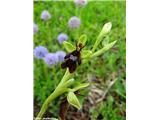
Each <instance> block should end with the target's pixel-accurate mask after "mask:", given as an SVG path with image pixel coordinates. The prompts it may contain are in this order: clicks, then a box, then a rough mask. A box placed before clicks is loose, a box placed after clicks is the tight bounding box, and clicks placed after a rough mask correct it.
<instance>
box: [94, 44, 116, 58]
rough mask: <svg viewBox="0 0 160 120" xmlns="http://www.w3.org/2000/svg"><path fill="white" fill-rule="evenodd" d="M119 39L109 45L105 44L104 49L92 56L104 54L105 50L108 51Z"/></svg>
mask: <svg viewBox="0 0 160 120" xmlns="http://www.w3.org/2000/svg"><path fill="white" fill-rule="evenodd" d="M116 42H117V41H114V42H111V43H109V44H108V45H106V46H104V47H103V48H102V49H100V50H98V51H97V52H95V53H94V54H93V55H92V57H96V56H99V55H101V54H103V53H104V52H106V51H107V50H108V49H110V48H111V47H112V46H113V45H114V44H115V43H116Z"/></svg>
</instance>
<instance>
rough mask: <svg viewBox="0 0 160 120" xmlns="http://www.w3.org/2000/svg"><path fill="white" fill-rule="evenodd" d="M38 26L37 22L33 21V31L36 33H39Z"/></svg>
mask: <svg viewBox="0 0 160 120" xmlns="http://www.w3.org/2000/svg"><path fill="white" fill-rule="evenodd" d="M38 30H39V29H38V26H37V25H36V24H35V23H33V33H34V34H35V33H37V32H38Z"/></svg>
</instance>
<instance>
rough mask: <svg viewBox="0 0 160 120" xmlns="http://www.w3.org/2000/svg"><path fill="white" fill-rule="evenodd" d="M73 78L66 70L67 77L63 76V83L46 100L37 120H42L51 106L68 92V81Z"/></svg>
mask: <svg viewBox="0 0 160 120" xmlns="http://www.w3.org/2000/svg"><path fill="white" fill-rule="evenodd" d="M71 76H72V74H70V73H69V71H68V69H67V70H66V73H65V75H64V76H63V78H62V80H61V82H60V83H59V85H58V86H57V88H56V89H55V90H54V92H53V93H52V94H51V95H50V96H49V97H48V98H47V99H46V100H45V102H44V103H43V105H42V108H41V110H40V112H39V113H38V115H37V117H36V119H35V120H41V119H42V117H43V115H44V113H45V112H46V110H47V108H48V106H49V104H50V103H51V102H52V101H53V100H54V99H55V98H57V97H58V96H60V95H61V94H63V93H64V92H66V91H67V87H68V85H69V83H68V84H65V83H66V81H67V80H68V79H69V78H70V77H71Z"/></svg>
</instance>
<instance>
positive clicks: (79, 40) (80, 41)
mask: <svg viewBox="0 0 160 120" xmlns="http://www.w3.org/2000/svg"><path fill="white" fill-rule="evenodd" d="M86 41H87V36H86V35H85V34H84V35H81V36H80V38H79V39H78V44H79V43H81V44H82V45H83V46H84V45H86Z"/></svg>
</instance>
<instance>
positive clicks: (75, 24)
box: [68, 16, 81, 28]
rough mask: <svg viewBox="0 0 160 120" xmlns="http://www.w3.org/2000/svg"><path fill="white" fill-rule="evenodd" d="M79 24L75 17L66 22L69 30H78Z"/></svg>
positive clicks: (79, 21)
mask: <svg viewBox="0 0 160 120" xmlns="http://www.w3.org/2000/svg"><path fill="white" fill-rule="evenodd" d="M80 24H81V20H80V19H79V18H78V17H76V16H73V17H71V18H70V19H69V21H68V25H69V27H70V28H78V27H79V26H80Z"/></svg>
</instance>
